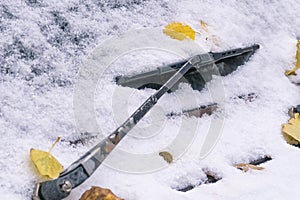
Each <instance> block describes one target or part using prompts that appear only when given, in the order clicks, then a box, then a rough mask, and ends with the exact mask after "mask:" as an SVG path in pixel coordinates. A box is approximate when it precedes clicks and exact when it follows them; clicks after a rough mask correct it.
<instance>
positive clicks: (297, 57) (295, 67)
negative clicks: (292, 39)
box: [285, 40, 300, 76]
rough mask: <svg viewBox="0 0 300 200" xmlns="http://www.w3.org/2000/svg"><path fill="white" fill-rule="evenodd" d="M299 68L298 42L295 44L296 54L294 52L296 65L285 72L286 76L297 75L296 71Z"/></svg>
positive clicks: (299, 42)
mask: <svg viewBox="0 0 300 200" xmlns="http://www.w3.org/2000/svg"><path fill="white" fill-rule="evenodd" d="M299 68H300V40H298V43H297V52H296V64H295V66H294V68H293V69H291V70H287V71H286V72H285V75H286V76H290V75H297V73H296V71H297V70H298V69H299Z"/></svg>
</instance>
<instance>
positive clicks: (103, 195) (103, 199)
mask: <svg viewBox="0 0 300 200" xmlns="http://www.w3.org/2000/svg"><path fill="white" fill-rule="evenodd" d="M79 200H123V199H121V198H119V197H117V196H116V195H115V194H114V193H112V191H111V190H110V189H106V188H101V187H96V186H92V188H91V189H89V190H87V191H85V192H84V193H83V194H82V196H81V197H80V199H79Z"/></svg>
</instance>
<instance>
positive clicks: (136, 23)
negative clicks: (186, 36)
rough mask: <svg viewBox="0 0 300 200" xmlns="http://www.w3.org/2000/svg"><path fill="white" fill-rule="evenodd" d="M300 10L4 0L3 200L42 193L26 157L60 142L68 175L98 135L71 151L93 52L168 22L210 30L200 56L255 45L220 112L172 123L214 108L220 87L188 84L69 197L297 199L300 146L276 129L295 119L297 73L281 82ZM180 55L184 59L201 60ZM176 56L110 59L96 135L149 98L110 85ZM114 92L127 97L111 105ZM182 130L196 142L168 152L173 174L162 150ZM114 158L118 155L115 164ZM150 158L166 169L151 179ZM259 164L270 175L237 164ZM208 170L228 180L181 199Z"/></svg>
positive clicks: (152, 0)
mask: <svg viewBox="0 0 300 200" xmlns="http://www.w3.org/2000/svg"><path fill="white" fill-rule="evenodd" d="M299 10H300V5H299V2H298V1H296V0H290V1H288V2H287V1H283V0H278V1H248V0H247V1H236V0H226V1H225V0H216V1H209V0H206V1H197V0H185V1H184V0H180V1H176V2H174V1H170V0H163V1H158V0H157V1H156V0H149V1H142V0H119V1H101V0H88V1H83V0H82V1H74V0H69V1H54V0H50V1H43V0H24V1H1V2H0V33H1V38H0V51H1V58H0V70H1V71H0V80H1V84H0V94H1V96H0V97H1V101H0V134H1V137H2V139H1V140H0V150H1V153H0V196H1V199H9V200H24V199H31V195H32V192H33V189H34V187H35V184H36V183H37V182H39V181H42V180H43V179H42V178H41V177H40V176H39V175H38V174H37V171H36V169H35V168H34V166H33V164H32V163H31V161H30V158H29V151H30V148H36V149H43V150H48V149H49V148H50V146H51V144H52V143H53V142H54V141H55V139H56V138H57V137H58V136H61V137H62V142H60V143H59V144H57V146H56V147H55V148H54V149H53V152H52V153H53V154H54V155H55V157H56V158H57V159H58V160H59V161H61V163H62V164H63V165H64V166H65V167H67V166H69V165H70V164H71V163H72V162H73V161H75V160H76V159H77V158H79V157H80V156H81V155H82V154H84V152H86V151H87V150H88V149H89V148H91V147H92V146H93V145H94V144H96V143H97V142H98V141H100V140H101V139H102V138H103V137H102V136H99V135H97V134H96V133H92V134H87V135H83V136H84V137H87V139H86V140H85V142H84V144H73V145H70V142H69V141H74V140H77V139H78V138H80V137H83V136H82V135H81V134H80V133H79V131H78V130H77V127H76V119H75V117H74V112H73V95H74V88H75V86H76V81H77V80H78V76H77V75H78V72H79V69H80V67H82V63H84V61H85V60H86V59H87V58H88V55H90V54H91V53H92V52H93V50H94V49H96V47H97V46H98V45H100V44H102V43H104V42H105V41H107V40H109V39H112V38H118V37H121V36H122V35H123V34H124V33H126V32H128V31H129V30H130V31H134V30H136V29H145V28H148V29H151V28H158V29H161V30H162V29H163V26H165V25H166V24H168V23H170V22H172V21H179V22H184V23H187V24H189V25H191V26H192V27H193V28H194V29H196V30H201V26H200V21H201V20H203V21H204V22H206V23H207V24H208V27H209V30H210V33H202V34H201V35H196V41H195V43H193V45H198V46H199V47H200V48H199V49H203V50H204V51H223V50H228V49H231V48H239V47H245V46H248V45H252V44H254V43H257V44H260V49H259V50H258V51H257V53H255V55H254V56H253V57H252V58H251V59H250V61H249V62H247V63H246V64H245V65H243V66H241V67H240V68H239V69H238V70H237V71H235V72H234V73H232V74H230V75H228V76H226V77H222V85H223V87H224V99H223V100H224V102H225V108H224V109H220V110H218V111H217V112H216V113H215V114H213V115H211V116H205V117H203V118H201V119H197V118H187V117H175V118H172V119H168V118H166V117H165V114H168V113H170V112H180V111H181V110H183V109H189V108H192V107H194V106H196V105H199V104H207V103H211V102H213V101H212V98H211V93H212V92H213V91H212V89H213V88H214V84H216V81H215V80H213V81H212V82H211V83H209V84H208V87H207V88H205V89H204V90H203V91H201V92H198V91H193V90H192V89H191V87H190V86H189V85H188V84H182V85H181V86H180V88H179V89H178V90H177V91H176V92H174V93H170V94H166V95H165V96H164V97H163V98H162V99H161V101H160V102H159V103H158V105H157V106H156V108H155V107H154V108H153V111H151V112H150V113H149V115H147V116H146V118H145V119H143V120H142V121H141V122H140V124H139V125H138V126H137V127H136V128H135V129H133V130H132V132H130V134H129V135H128V136H127V137H126V138H124V140H123V141H122V142H121V143H120V145H119V146H118V148H117V151H116V152H117V153H115V152H114V153H113V155H112V156H111V157H109V158H108V159H107V161H106V162H105V163H104V164H103V165H102V166H100V167H99V169H98V170H97V171H96V172H95V173H94V175H93V176H92V177H91V178H90V179H88V180H87V181H86V182H85V183H84V184H82V185H81V186H80V187H78V188H77V189H75V190H74V191H72V193H71V195H70V196H69V197H68V198H67V199H69V200H72V199H79V197H80V196H81V194H82V193H83V192H84V191H85V190H87V189H89V188H90V187H91V186H101V187H105V188H110V189H111V190H112V191H113V192H114V193H115V194H117V195H118V196H120V197H122V198H124V199H126V200H140V199H142V200H152V199H175V200H180V199H191V200H197V199H243V200H246V199H249V200H250V199H298V196H299V195H300V192H299V188H298V182H299V178H300V177H299V169H300V160H299V155H300V149H299V148H296V147H293V146H290V145H288V144H287V143H286V142H285V141H284V139H283V137H282V134H281V124H282V123H285V122H287V120H288V118H289V117H288V115H287V110H288V108H289V107H291V106H292V105H297V104H299V102H300V95H299V86H296V85H295V84H293V83H292V81H293V82H299V80H300V78H299V76H297V77H293V78H292V79H291V80H289V78H287V77H286V76H284V72H285V70H287V69H291V68H292V67H293V63H294V62H295V52H296V43H297V37H299V34H300V30H299V27H300V21H299V20H298V19H299V17H300V14H299ZM158 35H159V37H161V38H164V39H162V40H161V41H160V40H159V41H156V42H158V43H160V42H161V43H162V42H164V41H165V40H171V39H169V38H168V37H167V36H163V34H162V31H161V33H158ZM213 38H215V39H213ZM216 38H217V39H216ZM147 39H148V40H151V37H150V36H149V38H144V40H141V39H139V38H138V37H137V41H136V42H137V43H143V42H145V40H147ZM189 42H190V41H183V42H181V43H184V44H189ZM179 43H180V42H179ZM193 45H191V48H192V46H193ZM112 48H113V47H112ZM107 50H108V53H109V52H110V49H107ZM185 50H186V55H192V54H194V53H195V52H193V51H192V50H191V51H190V52H189V49H185ZM180 59H182V57H180V56H178V55H175V54H173V53H171V52H166V51H160V50H157V49H156V50H155V49H143V50H140V51H132V52H129V53H128V54H126V55H122V56H120V58H119V59H117V60H115V61H114V62H112V63H111V65H109V66H108V67H107V68H106V69H105V71H104V73H103V74H102V76H101V78H100V79H99V82H98V84H97V87H96V90H95V105H94V107H95V113H96V118H97V122H98V124H99V127H100V129H101V130H99V131H101V133H102V134H103V135H104V136H105V135H108V134H110V133H111V132H112V131H113V130H114V129H115V128H116V127H118V125H120V124H121V123H122V121H123V120H125V119H126V118H127V116H129V115H130V114H131V113H132V112H133V111H134V110H135V109H136V108H137V107H138V106H139V105H140V104H141V103H142V102H143V101H144V100H145V99H146V98H147V97H149V96H150V95H151V94H152V93H153V92H154V90H151V89H145V90H134V89H131V88H124V87H120V86H116V84H115V83H114V81H113V79H114V77H115V76H117V75H130V74H137V73H139V72H145V71H147V70H151V69H156V67H158V66H161V65H162V64H166V63H170V62H174V61H177V60H180ZM116 90H118V91H119V92H122V93H123V94H126V95H124V97H122V96H120V95H119V96H117V97H115V96H114V95H115V91H116ZM253 92H254V93H255V94H256V95H257V98H256V99H255V101H253V102H245V101H244V100H241V99H238V98H235V97H237V96H239V95H243V94H248V93H253ZM222 116H223V117H224V121H223V122H222V125H223V126H222V130H221V135H220V137H219V138H218V142H217V143H216V145H215V146H214V148H213V150H212V151H211V152H210V154H209V155H208V156H206V157H205V158H200V156H199V155H200V150H201V146H202V144H203V141H204V139H205V137H206V134H207V132H208V130H209V128H210V125H211V122H212V121H214V120H218V119H219V118H220V117H222ZM182 124H191V126H185V127H184V129H183V132H184V133H185V134H186V135H187V136H186V138H188V137H191V138H192V141H191V142H190V143H188V145H186V144H185V145H186V148H184V151H180V152H172V153H174V154H176V153H177V154H176V155H178V156H176V157H175V158H176V159H175V161H174V162H173V163H172V164H170V165H168V164H166V163H165V162H164V161H163V159H162V158H161V157H159V156H158V152H159V151H160V150H164V148H166V147H167V146H168V145H169V144H170V143H171V141H173V140H174V139H175V138H176V135H177V134H178V132H179V129H180V128H181V127H182ZM195 124H196V126H195ZM192 133H196V134H195V136H194V135H192ZM167 150H168V148H167ZM118 152H121V153H120V154H119V155H121V156H122V157H118V156H116V154H118ZM148 154H151V155H152V157H153V159H154V160H155V159H156V160H158V162H161V163H160V164H161V167H160V168H155V170H149V169H150V168H151V167H149V166H146V164H147V163H146V162H145V163H143V158H144V157H145V159H146V156H144V155H148ZM114 155H115V156H114ZM132 155H139V156H138V158H139V159H140V160H131V159H132V158H131V157H130V156H132ZM264 155H270V156H272V158H273V160H272V161H269V162H267V163H265V164H263V165H262V166H263V167H265V170H262V171H249V172H247V173H243V172H241V171H240V170H237V169H235V168H234V167H233V165H234V164H236V163H241V162H249V161H251V160H254V159H256V158H259V157H261V156H264ZM155 156H156V157H155ZM116 158H119V159H120V160H117V161H116V160H114V159H116ZM137 168H138V170H137ZM143 169H147V170H143ZM153 169H154V168H153ZM204 170H209V171H211V172H213V173H215V174H216V175H217V176H218V177H221V178H222V179H221V180H220V181H218V182H217V183H214V184H208V185H205V184H203V185H201V186H198V187H196V188H194V189H193V190H190V191H188V192H186V193H183V192H179V191H176V190H175V189H174V188H180V187H184V186H186V185H189V184H192V185H193V184H194V185H195V184H199V183H200V182H201V180H204V179H205V174H204ZM137 172H138V173H137ZM146 172H147V173H146Z"/></svg>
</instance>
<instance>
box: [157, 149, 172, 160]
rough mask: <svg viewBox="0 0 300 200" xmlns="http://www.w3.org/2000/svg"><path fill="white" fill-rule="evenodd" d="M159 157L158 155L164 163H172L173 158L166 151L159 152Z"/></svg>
mask: <svg viewBox="0 0 300 200" xmlns="http://www.w3.org/2000/svg"><path fill="white" fill-rule="evenodd" d="M159 155H160V156H161V157H163V159H164V160H165V161H167V163H172V162H173V156H172V154H171V153H169V152H167V151H161V152H159Z"/></svg>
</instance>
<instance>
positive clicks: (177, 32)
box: [163, 22, 196, 40]
mask: <svg viewBox="0 0 300 200" xmlns="http://www.w3.org/2000/svg"><path fill="white" fill-rule="evenodd" d="M163 32H164V33H165V34H166V35H168V36H170V37H171V38H173V39H176V40H184V39H185V38H189V39H191V40H195V33H196V31H195V30H194V29H192V27H190V26H189V25H184V24H182V23H180V22H172V23H170V24H168V25H167V26H165V28H164V30H163Z"/></svg>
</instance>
